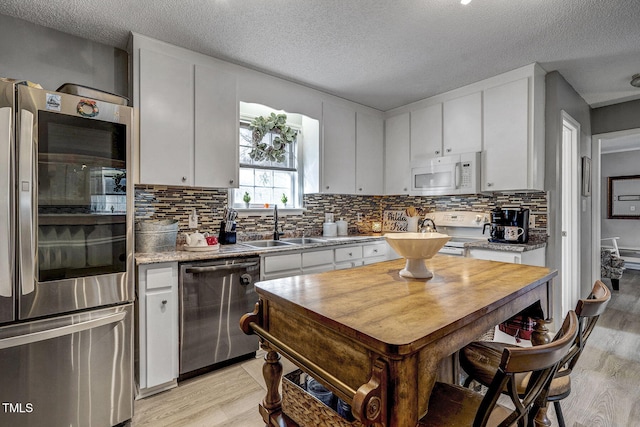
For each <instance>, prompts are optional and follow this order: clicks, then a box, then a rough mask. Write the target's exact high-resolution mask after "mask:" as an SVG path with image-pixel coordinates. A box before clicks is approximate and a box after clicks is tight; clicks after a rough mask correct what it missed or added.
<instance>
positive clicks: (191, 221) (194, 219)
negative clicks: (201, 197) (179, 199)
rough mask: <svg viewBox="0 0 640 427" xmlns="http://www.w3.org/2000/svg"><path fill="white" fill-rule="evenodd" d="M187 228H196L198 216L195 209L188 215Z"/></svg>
mask: <svg viewBox="0 0 640 427" xmlns="http://www.w3.org/2000/svg"><path fill="white" fill-rule="evenodd" d="M189 228H198V214H197V213H196V210H195V209H194V210H193V211H192V212H191V215H189Z"/></svg>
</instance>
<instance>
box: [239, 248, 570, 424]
mask: <svg viewBox="0 0 640 427" xmlns="http://www.w3.org/2000/svg"><path fill="white" fill-rule="evenodd" d="M403 267H404V260H395V261H387V262H381V263H377V264H372V265H368V266H364V267H358V268H352V269H348V270H336V271H330V272H326V273H320V274H311V275H303V276H295V277H289V278H282V279H274V280H269V281H265V282H260V283H257V284H256V290H257V292H258V295H259V301H258V303H257V304H256V309H255V311H254V312H253V313H248V314H247V315H245V316H243V318H242V319H241V321H240V324H241V327H242V329H243V330H244V332H245V333H249V334H250V333H255V334H257V335H259V336H260V337H261V339H262V343H263V348H265V349H266V350H267V354H266V356H265V365H264V368H263V373H264V377H265V381H266V385H267V395H266V396H265V398H264V400H263V402H262V403H261V405H260V408H259V410H260V413H261V414H262V417H263V419H264V420H265V423H266V424H268V425H274V426H278V425H290V423H291V421H290V419H289V417H288V416H287V415H291V418H294V419H295V416H293V414H285V413H283V410H282V407H281V403H282V399H281V396H280V394H279V391H278V386H279V384H280V380H281V376H282V365H281V364H280V362H279V355H278V353H281V354H283V355H284V356H285V357H287V358H288V359H290V360H291V361H292V362H294V363H295V364H296V365H298V366H299V367H300V368H302V370H304V371H305V372H307V373H309V374H310V375H311V376H313V377H314V378H316V379H317V380H318V381H320V382H321V383H323V384H324V385H325V386H326V387H327V388H329V389H331V391H333V392H334V394H336V395H337V396H338V397H340V398H341V399H342V400H344V401H346V402H348V403H350V404H351V406H352V409H353V413H354V414H355V416H356V419H359V420H360V421H361V422H362V423H363V424H365V425H370V424H373V423H376V425H381V426H393V427H404V426H410V427H414V426H416V425H417V423H418V421H419V419H420V418H421V417H422V416H424V415H425V413H426V411H427V408H428V402H429V395H430V393H431V390H432V388H433V384H434V382H435V381H436V377H437V373H438V367H439V365H440V363H441V361H442V360H443V359H445V358H447V357H448V356H450V355H451V354H453V353H454V352H456V351H457V350H459V349H460V348H462V347H463V346H465V345H466V344H468V343H469V342H471V341H473V340H474V339H476V338H477V337H479V336H480V335H481V334H483V333H484V332H486V331H487V330H488V329H490V328H491V327H493V326H495V325H497V324H499V323H501V322H503V321H505V320H507V319H508V318H509V317H511V316H513V315H514V314H516V313H518V312H519V311H521V310H523V309H524V308H526V307H528V306H530V305H531V304H533V303H535V302H536V301H540V302H541V303H542V307H543V308H545V309H546V312H547V313H549V312H550V310H549V307H548V305H549V297H550V295H552V293H551V292H552V289H551V281H552V279H553V277H555V276H556V275H557V272H556V271H550V270H549V269H547V268H543V267H534V266H528V265H518V264H507V263H500V262H493V261H484V260H477V259H471V258H462V257H452V256H446V255H436V256H435V257H434V258H432V259H430V260H428V261H427V267H428V268H429V270H431V271H433V273H434V277H433V278H432V279H430V280H428V281H425V280H417V279H406V278H402V277H400V276H399V275H398V272H399V270H400V269H402V268H403Z"/></svg>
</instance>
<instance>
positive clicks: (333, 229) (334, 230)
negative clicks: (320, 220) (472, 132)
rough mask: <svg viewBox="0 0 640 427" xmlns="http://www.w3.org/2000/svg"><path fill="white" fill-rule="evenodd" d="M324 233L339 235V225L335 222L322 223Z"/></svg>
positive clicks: (327, 235) (330, 235)
mask: <svg viewBox="0 0 640 427" xmlns="http://www.w3.org/2000/svg"><path fill="white" fill-rule="evenodd" d="M322 235H323V236H324V237H336V236H337V235H338V225H337V224H336V223H335V222H325V223H324V224H322Z"/></svg>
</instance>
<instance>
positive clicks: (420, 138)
mask: <svg viewBox="0 0 640 427" xmlns="http://www.w3.org/2000/svg"><path fill="white" fill-rule="evenodd" d="M442 151H443V149H442V103H441V102H439V103H437V104H433V105H429V106H427V107H424V108H420V109H418V110H415V111H412V112H411V161H416V160H424V159H428V158H432V157H439V156H442Z"/></svg>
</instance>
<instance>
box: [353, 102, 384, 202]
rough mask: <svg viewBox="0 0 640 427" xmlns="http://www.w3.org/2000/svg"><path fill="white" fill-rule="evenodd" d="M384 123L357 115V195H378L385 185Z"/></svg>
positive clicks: (370, 115) (366, 116)
mask: <svg viewBox="0 0 640 427" xmlns="http://www.w3.org/2000/svg"><path fill="white" fill-rule="evenodd" d="M383 150H384V121H383V119H382V117H381V116H374V115H372V114H366V113H361V112H357V113H356V194H362V195H378V194H382V192H383V185H384V162H383V157H382V154H383Z"/></svg>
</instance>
